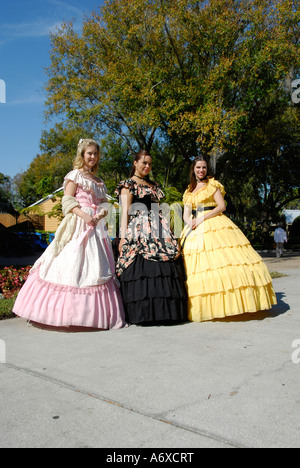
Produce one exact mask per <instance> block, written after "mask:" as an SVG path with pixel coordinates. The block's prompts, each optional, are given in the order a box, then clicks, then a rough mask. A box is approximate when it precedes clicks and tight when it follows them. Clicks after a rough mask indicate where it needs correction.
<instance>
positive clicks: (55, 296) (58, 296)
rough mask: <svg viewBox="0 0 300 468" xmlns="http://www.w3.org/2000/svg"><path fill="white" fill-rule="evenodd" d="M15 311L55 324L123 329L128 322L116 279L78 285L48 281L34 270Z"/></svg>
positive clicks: (24, 316)
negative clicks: (85, 285)
mask: <svg viewBox="0 0 300 468" xmlns="http://www.w3.org/2000/svg"><path fill="white" fill-rule="evenodd" d="M13 312H14V313H15V314H16V315H18V316H19V317H22V318H25V319H27V320H30V321H32V322H37V323H40V324H44V325H50V326H54V327H72V326H75V327H88V328H98V329H105V330H108V329H119V328H122V327H124V326H125V325H126V323H125V314H124V308H123V304H122V298H121V293H120V291H119V289H118V287H117V286H116V284H115V281H114V279H111V280H110V281H109V282H108V283H105V284H103V285H100V286H92V287H88V288H75V287H72V286H63V285H59V284H53V283H49V282H47V281H44V280H43V279H41V278H40V276H39V269H37V270H35V271H33V272H32V273H31V274H30V275H29V277H28V279H27V281H26V283H25V285H24V286H23V288H22V289H21V291H20V293H19V295H18V297H17V300H16V302H15V305H14V309H13Z"/></svg>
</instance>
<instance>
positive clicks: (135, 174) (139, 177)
mask: <svg viewBox="0 0 300 468" xmlns="http://www.w3.org/2000/svg"><path fill="white" fill-rule="evenodd" d="M134 177H137V178H138V179H141V180H144V178H143V177H140V176H138V175H136V174H134Z"/></svg>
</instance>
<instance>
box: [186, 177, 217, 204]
mask: <svg viewBox="0 0 300 468" xmlns="http://www.w3.org/2000/svg"><path fill="white" fill-rule="evenodd" d="M218 189H219V190H220V191H221V193H222V195H223V197H224V195H225V193H226V192H225V189H224V186H223V185H222V184H221V183H220V182H218V181H217V180H215V179H214V178H213V177H212V178H210V179H208V182H207V184H206V186H205V187H204V188H202V189H200V190H197V192H194V193H192V192H189V190H188V189H187V190H186V191H185V192H184V195H183V203H184V204H185V205H192V209H193V210H196V209H197V206H199V205H204V207H206V206H217V204H216V202H215V198H214V195H215V193H216V191H217V190H218Z"/></svg>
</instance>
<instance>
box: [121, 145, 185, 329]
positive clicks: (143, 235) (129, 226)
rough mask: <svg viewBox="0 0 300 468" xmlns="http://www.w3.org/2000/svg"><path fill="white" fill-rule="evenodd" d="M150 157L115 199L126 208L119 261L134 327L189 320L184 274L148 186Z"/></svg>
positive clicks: (157, 196) (143, 155)
mask: <svg viewBox="0 0 300 468" xmlns="http://www.w3.org/2000/svg"><path fill="white" fill-rule="evenodd" d="M151 169H152V157H151V156H150V154H149V153H148V152H147V151H140V152H139V153H138V154H137V155H136V157H135V161H134V165H133V168H132V171H131V174H130V178H129V179H128V180H125V181H122V182H121V183H120V184H119V186H118V188H117V190H116V194H117V195H119V197H120V201H121V206H122V217H121V229H120V243H119V258H118V261H117V265H116V271H117V275H118V277H119V280H120V283H121V292H122V296H123V300H124V306H125V312H126V320H127V321H128V322H130V323H132V324H157V323H158V322H160V323H162V322H164V323H169V324H170V323H174V322H183V321H187V293H186V289H185V272H184V267H183V261H182V257H181V255H180V250H179V246H178V243H177V241H176V239H175V237H174V235H173V234H172V233H171V232H170V227H169V226H168V223H167V221H166V219H165V218H164V217H163V216H162V214H161V213H160V211H159V202H160V200H162V199H163V198H164V194H163V192H162V191H161V189H160V187H159V185H158V184H157V183H155V182H152V181H150V179H149V174H150V172H151Z"/></svg>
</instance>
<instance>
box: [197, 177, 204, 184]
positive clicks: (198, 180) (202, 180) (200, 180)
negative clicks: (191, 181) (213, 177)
mask: <svg viewBox="0 0 300 468" xmlns="http://www.w3.org/2000/svg"><path fill="white" fill-rule="evenodd" d="M196 181H197V182H198V184H199V183H200V182H206V181H207V177H204V178H203V179H198V178H197V177H196Z"/></svg>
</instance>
